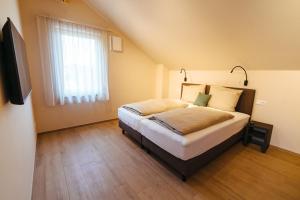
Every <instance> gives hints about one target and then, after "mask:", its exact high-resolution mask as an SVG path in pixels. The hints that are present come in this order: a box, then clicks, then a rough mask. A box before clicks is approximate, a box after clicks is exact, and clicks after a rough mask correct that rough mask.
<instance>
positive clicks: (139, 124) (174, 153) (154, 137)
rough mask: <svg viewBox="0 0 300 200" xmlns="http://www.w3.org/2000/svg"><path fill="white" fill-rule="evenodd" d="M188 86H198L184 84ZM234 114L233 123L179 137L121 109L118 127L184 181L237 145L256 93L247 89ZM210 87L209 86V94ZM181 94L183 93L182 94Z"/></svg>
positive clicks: (250, 112)
mask: <svg viewBox="0 0 300 200" xmlns="http://www.w3.org/2000/svg"><path fill="white" fill-rule="evenodd" d="M185 85H195V84H189V83H183V84H182V88H183V86H185ZM233 89H242V90H243V93H242V95H241V96H240V98H239V101H238V103H237V106H236V112H232V113H231V114H233V115H234V118H233V119H230V120H227V121H225V122H222V123H218V124H216V125H213V126H210V127H208V128H206V129H203V130H201V131H196V132H194V133H191V134H188V135H186V136H180V135H178V134H175V133H173V132H172V131H170V130H168V129H166V128H164V127H162V126H160V125H159V124H157V123H155V122H154V121H152V120H149V117H150V116H146V117H141V116H137V115H134V114H133V113H130V112H129V111H125V110H122V108H120V109H119V126H120V127H121V129H122V130H123V133H126V134H128V135H129V136H131V137H132V138H134V139H135V141H136V142H137V143H138V144H139V145H140V146H141V147H142V148H145V149H146V151H147V152H151V154H153V155H154V156H156V157H157V158H159V159H160V160H161V161H163V162H164V163H165V164H167V165H168V166H169V167H170V168H171V169H173V171H174V172H176V174H177V175H179V176H180V177H181V179H182V180H183V181H185V180H186V179H187V178H188V177H189V176H191V175H192V174H194V173H195V172H196V171H197V170H198V169H199V168H200V167H202V166H203V165H205V164H206V163H208V162H209V161H210V160H212V159H214V158H215V157H217V156H218V155H219V154H221V153H222V152H224V151H225V150H226V149H227V148H229V147H230V146H232V145H233V144H234V143H236V142H238V141H239V140H240V139H241V138H242V135H243V133H244V130H245V127H246V125H247V124H248V121H249V120H250V118H251V114H252V108H253V102H254V97H255V90H252V89H244V88H233ZM209 90H210V86H209V85H208V86H206V93H209ZM181 93H182V92H181Z"/></svg>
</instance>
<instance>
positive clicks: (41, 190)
mask: <svg viewBox="0 0 300 200" xmlns="http://www.w3.org/2000/svg"><path fill="white" fill-rule="evenodd" d="M32 199H33V200H56V199H59V200H61V199H62V200H65V199H66V200H81V199H82V200H99V199H100V200H101V199H104V200H115V199H116V200H119V199H120V200H127V199H133V200H144V199H158V200H160V199H162V200H163V199H167V200H168V199H172V200H173V199H175V200H190V199H191V200H202V199H217V200H220V199H237V200H242V199H249V200H252V199H256V200H259V199H275V200H277V199H278V200H279V199H295V200H296V199H300V156H299V155H297V154H294V153H291V152H287V151H285V150H280V149H278V148H275V147H272V146H271V147H270V148H269V150H268V151H267V153H266V154H263V153H260V152H259V149H258V148H256V147H255V146H252V145H250V146H248V147H245V146H243V145H242V144H240V143H239V144H236V145H234V146H233V147H232V148H230V149H229V150H228V151H226V152H224V153H223V154H222V155H221V156H219V157H218V158H216V159H215V160H213V161H212V162H210V163H208V164H207V165H206V166H204V167H203V168H201V169H200V170H199V171H198V172H197V173H196V174H195V175H194V176H192V177H190V178H189V179H188V180H187V182H182V181H181V180H180V179H179V178H178V177H176V176H175V175H174V174H173V173H172V172H171V171H169V170H168V169H167V168H166V167H165V166H164V165H162V163H161V162H159V161H158V160H157V159H156V158H154V157H153V156H152V155H151V154H150V155H149V154H147V153H146V152H145V151H144V150H143V149H141V148H140V147H139V146H138V145H137V144H135V143H134V142H132V141H131V139H129V138H128V137H127V136H126V135H123V134H122V133H121V129H120V128H119V127H118V122H117V121H116V120H114V121H108V122H103V123H97V124H92V125H87V126H82V127H76V128H70V129H66V130H62V131H57V132H52V133H47V134H41V135H39V136H38V140H37V153H36V162H35V172H34V182H33V191H32Z"/></svg>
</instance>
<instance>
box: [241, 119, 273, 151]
mask: <svg viewBox="0 0 300 200" xmlns="http://www.w3.org/2000/svg"><path fill="white" fill-rule="evenodd" d="M272 130H273V125H271V124H265V123H262V122H257V121H251V122H250V123H249V124H248V126H247V131H246V134H245V136H244V141H243V143H244V145H247V144H248V143H253V144H257V145H259V146H260V149H261V152H263V153H265V152H266V151H267V149H268V147H269V145H270V140H271V136H272Z"/></svg>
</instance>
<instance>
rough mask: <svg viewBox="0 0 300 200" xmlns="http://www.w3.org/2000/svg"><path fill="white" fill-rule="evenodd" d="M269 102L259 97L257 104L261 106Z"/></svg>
mask: <svg viewBox="0 0 300 200" xmlns="http://www.w3.org/2000/svg"><path fill="white" fill-rule="evenodd" d="M267 103H268V102H267V101H266V100H262V99H257V100H256V102H255V104H256V105H261V106H264V105H266V104H267Z"/></svg>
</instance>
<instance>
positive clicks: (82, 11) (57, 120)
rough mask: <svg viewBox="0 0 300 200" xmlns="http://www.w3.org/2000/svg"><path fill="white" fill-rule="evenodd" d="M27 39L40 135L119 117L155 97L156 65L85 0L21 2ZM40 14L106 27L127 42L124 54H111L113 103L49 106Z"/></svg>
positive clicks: (34, 103)
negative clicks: (39, 31) (122, 108)
mask: <svg viewBox="0 0 300 200" xmlns="http://www.w3.org/2000/svg"><path fill="white" fill-rule="evenodd" d="M20 8H21V14H22V23H23V25H24V36H25V42H26V44H27V50H28V58H29V62H30V64H31V75H32V83H33V107H34V114H35V118H36V125H37V131H38V132H44V131H51V130H55V129H61V128H67V127H71V126H77V125H82V124H87V123H93V122H98V121H103V120H109V119H113V118H116V117H117V108H118V107H119V106H120V105H122V104H125V103H129V102H134V101H140V100H145V99H149V98H153V97H154V96H155V89H156V88H155V79H156V77H155V75H156V63H154V62H153V60H152V59H151V58H149V57H148V56H147V55H146V54H145V53H144V52H143V51H141V50H140V49H139V48H137V47H136V46H135V45H134V44H133V43H132V42H131V41H129V40H128V39H127V38H126V37H125V36H124V35H122V33H120V32H119V31H118V30H117V28H116V27H114V26H113V24H111V23H110V22H109V21H108V20H107V19H106V18H105V17H103V16H102V15H101V13H98V12H96V11H95V10H94V9H92V8H90V7H89V6H88V5H87V4H85V3H84V2H83V1H82V0H72V1H69V3H67V4H63V3H60V2H59V1H55V0H43V1H40V0H27V1H20ZM37 15H50V16H54V17H58V18H63V19H68V20H72V21H75V22H79V23H83V24H89V25H93V26H98V27H104V28H107V29H110V30H112V31H113V34H117V35H119V36H121V37H122V39H123V44H124V45H123V46H124V49H123V50H124V51H123V52H122V53H115V52H110V54H109V92H110V101H109V102H97V103H83V104H73V105H65V106H56V107H49V106H47V105H46V103H45V101H44V91H43V79H42V78H43V77H42V70H41V60H40V50H39V45H38V35H37V25H36V16H37Z"/></svg>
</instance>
